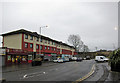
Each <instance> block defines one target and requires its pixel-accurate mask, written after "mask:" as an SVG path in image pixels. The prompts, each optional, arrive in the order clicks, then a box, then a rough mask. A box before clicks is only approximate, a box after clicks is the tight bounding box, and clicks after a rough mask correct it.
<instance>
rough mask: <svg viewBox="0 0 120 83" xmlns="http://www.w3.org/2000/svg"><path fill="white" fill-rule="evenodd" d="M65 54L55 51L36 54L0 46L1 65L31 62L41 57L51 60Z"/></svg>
mask: <svg viewBox="0 0 120 83" xmlns="http://www.w3.org/2000/svg"><path fill="white" fill-rule="evenodd" d="M64 56H66V55H57V54H55V53H44V54H41V55H39V54H36V53H33V52H28V51H24V50H21V49H10V48H0V58H1V59H2V66H6V65H12V64H18V63H20V64H24V63H31V62H32V60H33V59H35V58H37V57H41V58H42V60H45V61H53V60H55V59H57V58H58V57H64Z"/></svg>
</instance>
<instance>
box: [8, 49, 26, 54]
mask: <svg viewBox="0 0 120 83" xmlns="http://www.w3.org/2000/svg"><path fill="white" fill-rule="evenodd" d="M7 52H9V53H26V52H27V51H24V50H21V49H7Z"/></svg>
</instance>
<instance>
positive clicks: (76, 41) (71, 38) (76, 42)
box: [68, 34, 81, 51]
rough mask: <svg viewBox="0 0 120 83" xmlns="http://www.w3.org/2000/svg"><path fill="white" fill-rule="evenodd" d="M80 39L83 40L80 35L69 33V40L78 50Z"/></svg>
mask: <svg viewBox="0 0 120 83" xmlns="http://www.w3.org/2000/svg"><path fill="white" fill-rule="evenodd" d="M80 41H81V39H80V36H79V35H74V34H73V35H69V37H68V42H69V43H71V44H72V45H73V46H74V48H75V50H76V51H77V50H78V49H77V47H78V46H79V44H80Z"/></svg>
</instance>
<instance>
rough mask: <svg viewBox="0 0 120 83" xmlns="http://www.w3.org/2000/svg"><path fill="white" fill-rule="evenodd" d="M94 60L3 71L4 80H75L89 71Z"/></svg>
mask: <svg viewBox="0 0 120 83" xmlns="http://www.w3.org/2000/svg"><path fill="white" fill-rule="evenodd" d="M93 64H95V61H94V60H83V61H82V62H75V61H73V62H65V63H59V64H57V65H53V66H48V67H35V68H32V69H28V70H20V71H13V72H7V73H3V75H2V76H3V78H5V79H6V81H76V80H78V79H80V78H82V77H83V76H85V75H86V74H88V73H89V72H90V71H91V68H92V66H93Z"/></svg>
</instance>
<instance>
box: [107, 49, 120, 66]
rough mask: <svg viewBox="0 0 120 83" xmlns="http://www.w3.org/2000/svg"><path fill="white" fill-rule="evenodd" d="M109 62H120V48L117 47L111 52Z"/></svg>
mask: <svg viewBox="0 0 120 83" xmlns="http://www.w3.org/2000/svg"><path fill="white" fill-rule="evenodd" d="M109 63H110V64H111V63H112V64H114V65H116V64H120V49H117V50H115V51H113V52H112V53H111V54H110V60H109Z"/></svg>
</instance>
